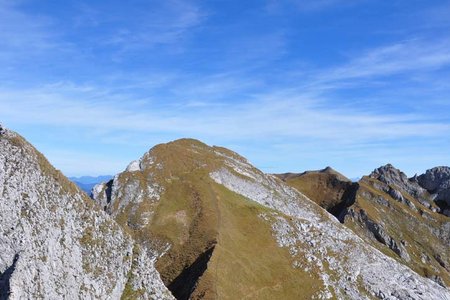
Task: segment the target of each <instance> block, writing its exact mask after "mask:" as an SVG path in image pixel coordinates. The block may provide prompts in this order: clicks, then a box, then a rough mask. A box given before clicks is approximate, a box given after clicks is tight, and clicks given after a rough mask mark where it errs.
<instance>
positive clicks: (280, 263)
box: [0, 128, 450, 300]
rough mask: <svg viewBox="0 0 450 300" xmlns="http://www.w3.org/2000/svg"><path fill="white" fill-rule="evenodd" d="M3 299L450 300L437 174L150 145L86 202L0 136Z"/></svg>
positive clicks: (449, 229)
mask: <svg viewBox="0 0 450 300" xmlns="http://www.w3.org/2000/svg"><path fill="white" fill-rule="evenodd" d="M0 150H1V151H0V192H1V198H0V209H1V210H0V212H1V219H0V224H1V226H0V230H1V235H0V239H1V240H0V271H1V275H0V291H1V296H0V299H5V298H8V297H9V298H10V299H41V298H44V299H64V298H66V299H78V298H83V299H84V298H88V299H173V298H176V299H424V300H425V299H427V300H428V299H450V290H449V288H448V287H449V286H450V275H449V274H450V272H449V265H450V260H449V251H448V249H449V240H450V238H449V234H450V218H449V217H448V216H447V215H446V209H447V206H446V205H447V204H448V202H447V201H448V198H446V197H447V196H446V195H448V194H446V191H447V192H448V184H447V183H446V182H448V177H446V175H445V174H446V173H445V172H446V170H447V169H448V168H447V169H446V168H438V169H436V168H435V169H431V170H430V171H429V172H428V171H427V173H426V174H424V175H423V176H422V175H420V176H415V177H413V178H407V176H406V175H405V174H403V173H402V172H400V171H399V170H397V169H395V168H394V167H393V166H391V165H387V166H384V167H381V168H379V169H376V170H375V171H374V172H373V173H372V174H370V175H369V176H365V177H363V178H362V179H361V180H360V181H359V182H352V181H350V180H348V179H347V178H345V176H343V175H342V174H339V173H338V172H337V171H334V170H333V169H331V168H326V169H324V170H320V171H310V172H305V173H301V174H294V173H286V174H281V175H271V174H265V173H263V172H261V171H260V170H258V169H257V168H255V167H254V166H252V165H251V164H250V162H249V161H248V160H246V159H245V158H243V157H242V156H240V155H238V154H237V153H235V152H233V151H230V150H228V149H225V148H222V147H217V146H212V147H211V146H208V145H206V144H204V143H202V142H200V141H197V140H192V139H181V140H177V141H174V142H170V143H167V144H160V145H157V146H155V147H153V148H152V149H150V150H149V151H148V152H146V153H145V154H144V155H143V156H142V157H141V158H139V159H137V160H135V161H132V162H130V164H129V165H128V166H126V167H125V166H124V171H123V172H121V173H119V174H117V175H115V176H114V177H113V179H111V180H110V181H108V182H105V183H101V184H98V185H96V186H95V187H94V188H93V190H92V195H91V196H92V199H90V198H88V197H87V196H86V194H85V193H83V192H81V191H80V190H79V188H78V187H76V186H75V185H74V184H73V183H71V182H70V181H68V180H67V179H66V178H65V177H64V176H63V175H62V174H61V173H60V172H59V171H57V170H55V169H54V168H53V167H52V166H51V165H50V164H49V163H48V162H47V160H46V159H45V158H44V157H43V156H42V155H41V154H40V153H39V152H38V151H37V150H35V149H34V148H33V147H32V146H31V145H30V144H29V143H27V142H26V141H25V140H24V139H23V138H21V137H20V136H19V135H18V134H16V133H14V132H12V131H10V130H7V129H3V128H2V129H1V135H0Z"/></svg>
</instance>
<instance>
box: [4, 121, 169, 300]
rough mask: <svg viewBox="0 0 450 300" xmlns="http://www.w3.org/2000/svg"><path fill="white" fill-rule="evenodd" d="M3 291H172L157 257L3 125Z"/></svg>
mask: <svg viewBox="0 0 450 300" xmlns="http://www.w3.org/2000/svg"><path fill="white" fill-rule="evenodd" d="M0 273H1V274H0V299H7V298H9V299H120V298H122V299H172V296H171V295H170V293H169V292H168V290H167V289H166V288H165V286H164V285H163V283H162V281H161V279H160V277H159V275H158V273H157V272H156V270H155V268H154V257H152V256H151V255H149V253H147V251H146V250H145V249H144V248H143V247H141V246H140V245H137V244H136V243H135V242H134V241H133V239H132V238H131V237H130V235H128V234H127V233H125V232H124V231H123V230H122V229H121V228H120V226H119V225H118V224H117V223H116V222H115V221H113V220H112V219H111V218H110V216H108V215H107V214H105V213H104V212H103V211H101V210H100V209H98V208H97V207H96V206H95V205H94V204H93V202H92V200H91V199H89V198H88V197H87V196H86V195H85V194H84V193H83V192H81V191H80V190H79V189H78V188H77V187H76V186H75V185H74V184H73V183H71V182H70V181H69V180H68V179H66V178H65V177H64V176H63V175H62V174H61V173H60V172H59V171H57V170H55V169H54V168H53V167H52V166H51V165H50V164H49V163H48V161H47V160H46V159H45V158H44V157H43V156H42V154H40V153H39V152H38V151H37V150H36V149H34V148H33V146H31V145H30V144H29V143H28V142H26V141H25V140H24V139H23V138H22V137H20V136H19V135H18V134H16V133H14V132H12V131H10V130H7V129H5V128H3V127H2V126H0Z"/></svg>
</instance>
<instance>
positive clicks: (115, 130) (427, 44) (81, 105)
mask: <svg viewBox="0 0 450 300" xmlns="http://www.w3.org/2000/svg"><path fill="white" fill-rule="evenodd" d="M0 66H1V68H0V122H2V123H3V125H4V126H6V127H8V128H10V129H12V130H15V131H17V132H19V133H20V134H21V135H23V136H24V137H25V138H26V139H28V141H30V142H31V143H32V144H33V145H34V146H35V147H36V148H37V149H38V150H40V151H41V152H42V153H43V154H44V155H45V156H46V157H47V158H48V159H49V161H50V162H51V163H52V164H53V165H54V166H55V167H56V168H57V169H60V170H62V171H63V173H65V174H66V175H68V176H81V175H101V174H116V173H118V172H121V171H122V170H124V169H125V167H126V166H127V164H128V163H129V162H130V161H132V160H135V159H138V158H139V157H141V156H142V154H143V153H145V152H146V151H148V150H149V149H150V148H151V147H153V146H154V145H156V144H159V143H165V142H168V141H171V140H175V139H178V138H182V137H191V138H196V139H199V140H201V141H203V142H205V143H207V144H209V145H220V146H225V147H228V148H230V149H232V150H234V151H236V152H238V153H240V154H241V155H243V156H245V157H246V158H248V159H249V160H250V161H251V162H252V163H253V164H254V165H255V166H256V167H258V168H260V169H262V170H263V171H265V172H268V173H280V172H288V171H290V172H302V171H305V170H312V169H321V168H324V167H326V166H332V167H333V168H335V169H337V170H339V171H340V172H341V173H343V174H345V175H346V176H348V177H350V178H354V177H359V176H362V175H365V174H369V173H370V172H371V171H372V170H373V169H375V168H376V167H378V166H381V165H384V164H386V163H392V164H393V165H394V166H396V167H397V168H400V169H401V170H403V171H404V172H405V173H406V174H407V175H409V176H412V175H414V174H415V173H423V172H424V171H425V170H426V169H429V168H431V167H434V166H438V165H450V1H436V0H423V1H416V0H392V1H379V0H259V1H252V0H249V1H234V0H213V1H184V0H165V1H149V0H147V1H79V0H77V1H71V0H67V1H37V0H36V1H31V0H18V1H12V0H11V1H10V0H0Z"/></svg>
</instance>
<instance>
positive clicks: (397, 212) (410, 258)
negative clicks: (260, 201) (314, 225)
mask: <svg viewBox="0 0 450 300" xmlns="http://www.w3.org/2000/svg"><path fill="white" fill-rule="evenodd" d="M419 177H420V178H422V180H424V178H423V176H419ZM436 177H437V176H434V178H436ZM439 178H441V177H439ZM316 180H318V181H320V180H322V179H320V178H316ZM442 181H443V182H445V178H444V179H442V180H440V182H442ZM287 183H288V184H292V183H290V182H289V181H287ZM306 184H309V185H310V186H313V187H315V186H317V183H315V184H311V183H308V182H306ZM437 185H438V186H439V184H437ZM293 186H294V187H296V188H297V189H299V190H300V191H303V190H304V189H305V187H304V186H302V185H293ZM332 188H333V187H332ZM332 188H331V191H330V192H329V197H332V196H333V195H335V194H336V193H337V192H339V191H340V190H339V189H338V188H335V191H333V189H332ZM433 188H435V187H433ZM305 191H308V188H306V189H305ZM430 191H431V189H430ZM351 197H352V198H351V199H344V200H343V201H344V202H343V203H346V204H348V203H352V204H351V205H350V206H348V207H347V208H346V209H345V210H344V211H342V212H341V214H340V215H339V220H340V221H341V222H343V223H344V224H345V225H346V226H347V227H349V228H350V229H352V230H353V231H354V232H355V233H356V234H357V235H359V236H360V237H361V238H362V239H364V240H365V241H366V242H367V243H368V244H371V245H373V246H374V247H376V248H377V249H379V250H380V251H382V252H383V253H384V254H386V255H388V256H390V257H392V258H394V259H396V260H397V261H399V262H400V263H403V264H405V265H406V266H408V267H410V268H412V269H413V270H415V271H416V272H417V273H418V274H421V275H422V276H425V277H428V278H431V279H433V280H435V281H436V282H438V283H439V284H440V285H442V286H447V287H448V286H450V268H449V266H450V265H449V263H450V252H449V251H448V249H449V247H450V239H449V237H450V218H448V217H446V216H444V215H442V214H440V213H439V212H442V211H441V209H440V208H439V207H438V206H437V205H436V203H435V202H434V201H433V199H434V198H435V197H434V196H433V195H432V194H430V192H429V191H428V190H426V189H425V188H423V187H422V186H421V185H420V184H419V183H418V179H417V178H411V179H409V178H408V177H407V176H406V175H405V174H404V173H403V172H401V171H400V170H398V169H396V168H394V167H393V166H392V165H390V164H388V165H386V166H382V167H380V168H378V169H376V170H374V171H373V172H372V173H371V174H370V176H365V177H363V178H362V179H361V180H360V181H359V182H358V186H357V189H356V190H355V192H354V193H353V194H351Z"/></svg>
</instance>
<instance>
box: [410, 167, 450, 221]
mask: <svg viewBox="0 0 450 300" xmlns="http://www.w3.org/2000/svg"><path fill="white" fill-rule="evenodd" d="M417 182H418V184H419V185H420V186H421V187H423V188H424V189H426V190H427V191H428V192H429V193H430V194H431V195H432V196H431V197H432V198H433V199H434V201H435V202H436V203H437V204H438V206H439V207H440V209H441V211H442V213H443V214H444V215H447V216H450V167H435V168H432V169H429V170H427V171H426V172H425V174H422V175H420V176H418V177H417Z"/></svg>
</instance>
